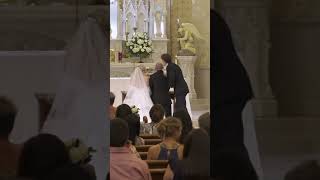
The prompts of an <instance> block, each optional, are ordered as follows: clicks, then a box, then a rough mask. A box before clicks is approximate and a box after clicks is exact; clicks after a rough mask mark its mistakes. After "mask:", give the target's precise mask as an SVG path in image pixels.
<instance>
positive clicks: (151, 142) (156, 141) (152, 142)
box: [144, 139, 162, 145]
mask: <svg viewBox="0 0 320 180" xmlns="http://www.w3.org/2000/svg"><path fill="white" fill-rule="evenodd" d="M144 142H145V145H156V144H159V143H161V142H162V140H161V139H144Z"/></svg>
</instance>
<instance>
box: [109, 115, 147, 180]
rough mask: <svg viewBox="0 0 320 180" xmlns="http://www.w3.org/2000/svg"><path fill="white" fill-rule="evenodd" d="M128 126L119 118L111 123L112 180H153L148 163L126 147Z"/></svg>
mask: <svg viewBox="0 0 320 180" xmlns="http://www.w3.org/2000/svg"><path fill="white" fill-rule="evenodd" d="M128 137H129V127H128V124H127V123H126V122H125V121H124V120H122V119H119V118H116V119H114V120H112V121H111V122H110V179H114V180H116V179H119V180H120V179H123V180H125V179H131V180H151V175H150V172H149V169H148V165H147V164H146V162H144V161H142V160H141V159H139V158H137V157H136V156H135V155H134V154H132V153H131V152H130V150H129V148H128V147H127V146H126V145H127V141H128Z"/></svg>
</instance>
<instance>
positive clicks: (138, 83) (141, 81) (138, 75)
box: [130, 67, 147, 88]
mask: <svg viewBox="0 0 320 180" xmlns="http://www.w3.org/2000/svg"><path fill="white" fill-rule="evenodd" d="M130 85H131V86H133V87H137V88H145V87H147V84H146V82H145V78H144V73H143V71H142V70H141V68H140V67H136V68H135V70H134V71H133V73H132V75H131V78H130Z"/></svg>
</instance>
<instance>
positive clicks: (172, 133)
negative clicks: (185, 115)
mask: <svg viewBox="0 0 320 180" xmlns="http://www.w3.org/2000/svg"><path fill="white" fill-rule="evenodd" d="M181 130H182V124H181V121H180V120H179V119H177V118H174V117H169V118H166V119H164V120H162V121H161V122H160V123H159V124H158V125H157V131H158V134H159V136H160V137H161V139H162V142H161V143H159V144H157V145H154V146H152V147H150V149H149V151H148V155H147V159H148V160H172V161H175V160H179V159H182V157H183V145H181V144H179V142H178V141H179V139H180V135H181Z"/></svg>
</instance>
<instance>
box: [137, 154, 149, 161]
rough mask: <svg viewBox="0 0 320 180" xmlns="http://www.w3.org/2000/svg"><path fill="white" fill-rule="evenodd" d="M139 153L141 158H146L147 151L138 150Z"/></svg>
mask: <svg viewBox="0 0 320 180" xmlns="http://www.w3.org/2000/svg"><path fill="white" fill-rule="evenodd" d="M139 155H140V157H141V159H142V160H147V155H148V152H139Z"/></svg>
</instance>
